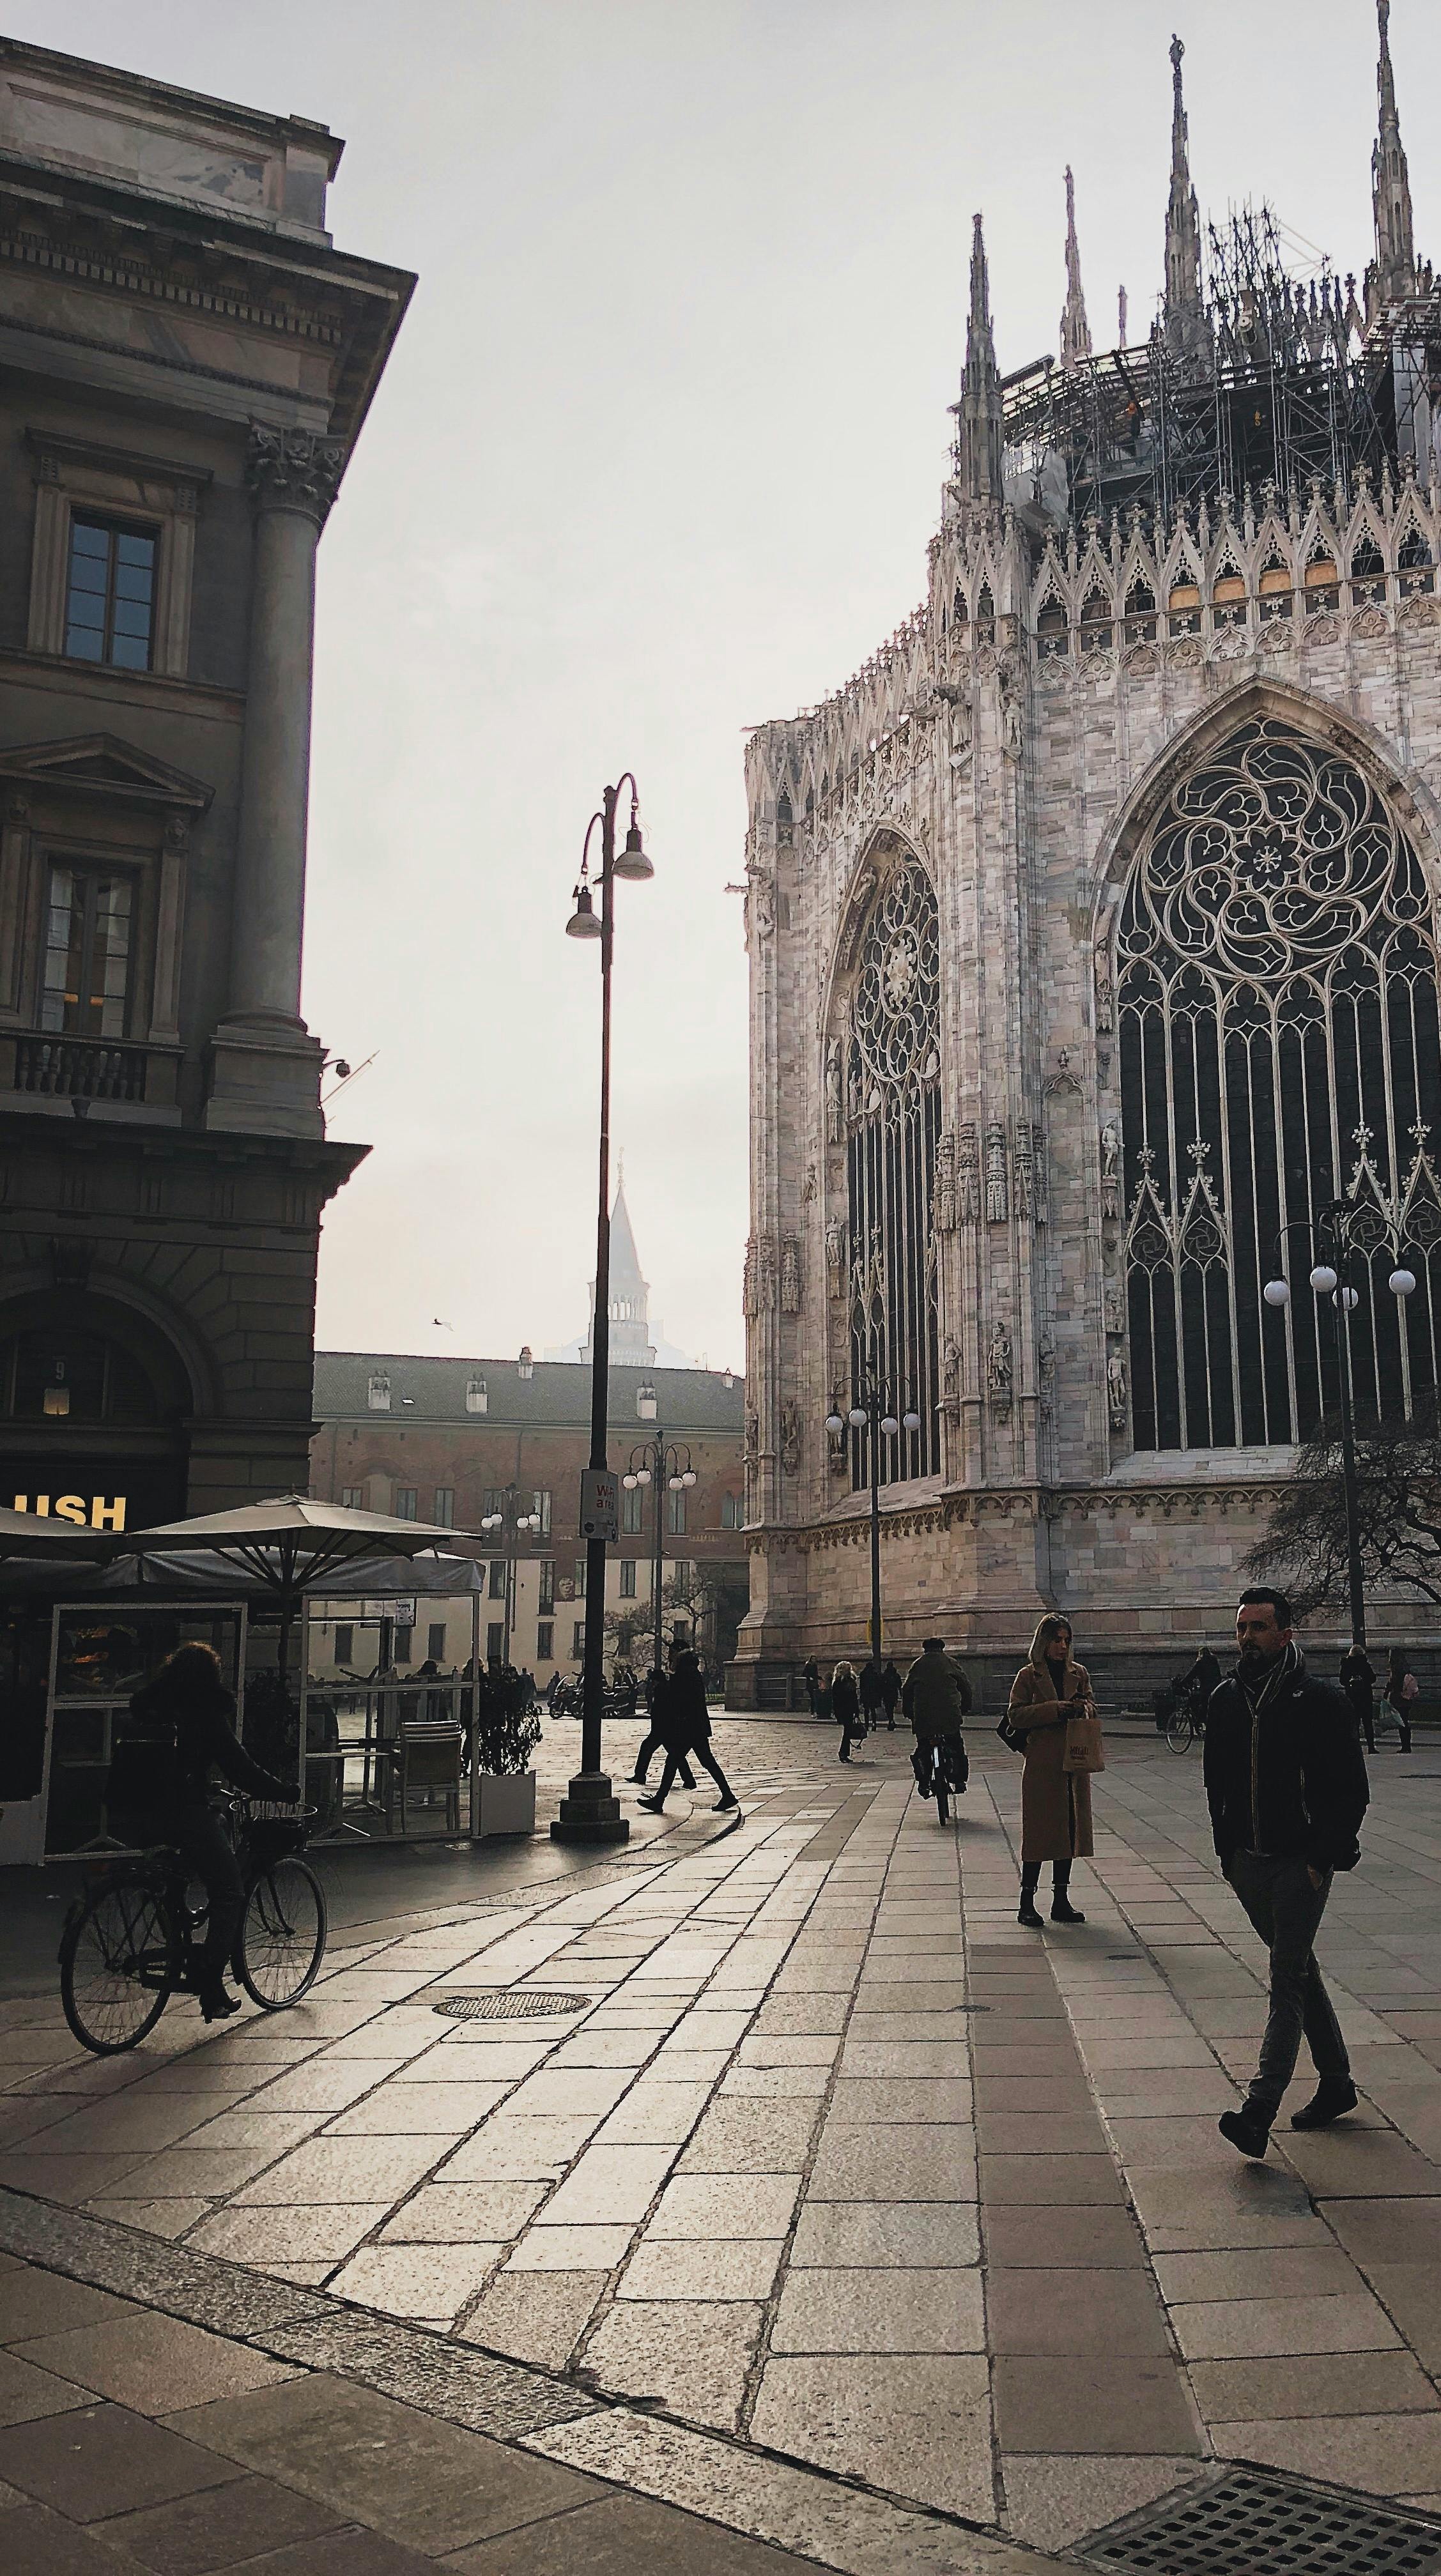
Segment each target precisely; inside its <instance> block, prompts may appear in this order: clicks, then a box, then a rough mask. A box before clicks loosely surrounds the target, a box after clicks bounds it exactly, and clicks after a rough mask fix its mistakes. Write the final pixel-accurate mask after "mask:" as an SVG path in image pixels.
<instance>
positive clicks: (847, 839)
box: [733, 0, 1441, 1705]
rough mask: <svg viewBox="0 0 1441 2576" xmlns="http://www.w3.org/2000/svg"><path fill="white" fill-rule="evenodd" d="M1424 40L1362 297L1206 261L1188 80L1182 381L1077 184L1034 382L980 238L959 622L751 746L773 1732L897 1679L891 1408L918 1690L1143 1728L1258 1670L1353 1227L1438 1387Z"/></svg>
mask: <svg viewBox="0 0 1441 2576" xmlns="http://www.w3.org/2000/svg"><path fill="white" fill-rule="evenodd" d="M1378 14H1379V18H1380V32H1381V55H1380V69H1379V96H1380V118H1379V132H1378V136H1377V141H1376V145H1375V151H1374V155H1373V181H1374V205H1375V241H1374V246H1373V255H1372V258H1371V261H1370V264H1369V266H1368V267H1367V269H1366V272H1365V275H1364V279H1363V280H1362V282H1361V283H1360V285H1359V286H1358V285H1357V283H1356V281H1355V280H1354V279H1353V278H1351V277H1341V276H1338V275H1336V274H1335V273H1334V272H1333V271H1332V270H1331V269H1330V267H1329V266H1323V267H1322V268H1321V269H1320V270H1319V271H1318V272H1317V273H1316V275H1314V276H1307V277H1305V278H1299V279H1298V278H1297V277H1296V276H1295V275H1294V274H1291V273H1289V272H1288V269H1287V266H1286V264H1285V261H1284V259H1283V255H1282V251H1281V247H1280V237H1279V235H1278V232H1277V228H1276V226H1275V224H1274V222H1273V221H1272V219H1271V217H1270V216H1269V214H1267V213H1266V212H1264V211H1262V212H1261V213H1259V214H1257V213H1253V212H1251V211H1250V210H1248V211H1247V212H1246V213H1244V214H1243V215H1241V216H1240V217H1233V218H1232V220H1231V221H1230V223H1229V225H1228V226H1227V228H1226V229H1225V230H1224V231H1222V230H1218V229H1214V228H1209V227H1208V228H1206V229H1205V230H1204V232H1203V226H1202V222H1201V217H1200V212H1199V207H1198V202H1197V197H1196V193H1195V190H1194V188H1193V186H1192V181H1191V171H1190V145H1189V137H1188V131H1187V120H1186V114H1185V107H1184V101H1183V93H1182V68H1181V56H1182V50H1183V49H1182V47H1181V45H1180V44H1179V42H1177V43H1174V44H1173V46H1172V64H1173V74H1174V94H1175V104H1174V123H1173V151H1172V176H1171V188H1170V198H1169V204H1168V207H1167V210H1166V220H1165V272H1164V296H1163V300H1162V304H1161V307H1160V312H1159V316H1158V319H1157V322H1156V324H1155V326H1154V328H1153V329H1152V330H1151V331H1150V333H1149V334H1148V335H1147V336H1146V337H1145V338H1144V339H1142V340H1140V341H1138V342H1135V343H1133V344H1131V345H1129V346H1121V347H1118V348H1116V349H1114V350H1111V351H1109V352H1107V353H1104V354H1098V353H1096V352H1095V351H1094V350H1093V347H1092V340H1091V333H1090V329H1089V326H1088V321H1087V315H1086V308H1085V301H1084V296H1083V292H1082V286H1081V263H1080V256H1079V251H1078V247H1077V240H1076V232H1075V223H1074V199H1073V194H1072V190H1071V185H1070V174H1069V173H1067V199H1068V217H1069V221H1068V239H1067V249H1066V301H1065V310H1064V314H1063V317H1062V322H1061V329H1060V338H1059V354H1058V356H1057V357H1056V358H1054V359H1053V358H1051V357H1047V358H1045V359H1043V360H1041V361H1040V362H1039V363H1038V364H1037V365H1035V366H1033V367H1031V368H1029V369H1026V370H1023V371H1022V372H1021V373H1020V374H1019V375H1017V376H1012V377H1008V378H1007V379H1006V380H1005V382H1004V384H1003V383H1002V381H1001V379H1000V377H999V374H998V370H997V365H996V357H995V350H994V344H993V339H992V324H991V312H990V304H989V293H988V284H987V271H986V257H985V249H984V244H983V240H982V234H981V221H980V217H979V216H978V217H977V218H976V225H975V241H974V249H973V256H972V266H971V303H970V323H969V332H968V340H967V348H966V359H965V370H964V375H963V379H962V385H961V394H960V400H959V402H958V403H957V405H956V407H955V408H956V424H957V434H956V444H955V451H954V469H953V473H952V476H951V479H950V480H949V481H948V482H947V484H946V486H945V490H944V496H943V507H942V516H941V525H940V528H939V531H938V533H937V535H936V536H935V537H934V539H933V540H932V543H931V547H930V553H929V579H928V583H927V590H926V596H925V599H924V601H923V603H922V605H921V606H920V607H919V608H918V609H917V610H916V612H915V614H914V615H913V616H912V617H910V618H909V619H908V620H907V622H906V623H905V624H904V625H903V626H902V627H901V628H900V629H899V630H898V631H897V633H896V634H895V635H893V636H892V637H891V638H890V639H889V641H888V642H887V643H885V644H884V645H883V646H882V647H881V648H880V650H879V651H878V652H877V653H876V654H875V655H874V656H873V657H872V659H871V660H870V661H869V662H868V663H867V664H866V666H865V668H864V669H863V670H862V671H861V672H860V673H859V674H858V675H857V676H856V678H855V679H853V680H852V681H851V682H850V683H849V685H848V686H847V687H845V688H844V689H842V690H841V691H840V692H839V693H838V694H837V695H836V696H834V697H831V698H828V699H826V700H825V701H823V703H822V704H820V705H819V706H818V707H816V708H815V709H814V710H813V711H812V712H811V713H809V714H807V715H804V716H802V717H799V718H797V719H796V720H795V721H793V722H780V723H773V724H768V725H765V726H763V727H761V728H760V729H759V730H758V731H757V732H756V734H755V735H754V736H753V738H752V740H751V743H750V748H749V755H748V769H747V780H748V792H749V808H750V826H749V845H748V851H747V872H748V881H749V896H748V903H747V940H748V947H749V956H750V1014H751V1018H750V1045H751V1083H752V1110H751V1199H752V1219H751V1222H752V1235H751V1241H750V1244H749V1246H748V1252H747V1261H746V1275H745V1302H746V1313H747V1322H748V1334H749V1343H748V1360H747V1376H746V1386H747V1406H748V1412H747V1459H746V1475H747V1512H748V1523H749V1527H750V1532H751V1536H750V1547H751V1581H752V1593H751V1613H750V1618H749V1620H748V1622H747V1623H746V1626H745V1628H744V1629H743V1631H742V1637H741V1647H740V1661H739V1662H738V1664H737V1666H736V1668H735V1673H734V1677H733V1678H734V1694H733V1695H734V1696H735V1697H736V1698H737V1699H738V1700H739V1701H741V1702H743V1703H744V1702H749V1703H751V1704H761V1705H764V1704H765V1703H766V1701H767V1700H768V1699H770V1698H772V1697H773V1696H774V1695H775V1690H776V1684H777V1676H778V1673H779V1670H780V1668H782V1667H785V1666H788V1665H789V1664H790V1663H791V1662H792V1661H793V1660H794V1659H795V1658H796V1657H797V1656H799V1655H802V1654H805V1653H807V1652H811V1651H814V1652H816V1653H818V1654H821V1655H824V1654H825V1653H827V1652H840V1651H842V1650H851V1651H854V1649H855V1648H857V1647H858V1646H860V1645H862V1644H863V1642H864V1636H865V1619H866V1611H867V1603H868V1597H869V1596H868V1584H869V1553H868V1538H869V1516H870V1496H869V1485H870V1460H869V1456H868V1451H867V1441H868V1436H869V1435H868V1432H867V1431H866V1430H864V1429H860V1430H852V1429H850V1428H849V1427H848V1428H846V1429H845V1430H844V1431H843V1432H841V1433H840V1434H833V1433H831V1432H828V1430H827V1428H826V1422H827V1417H828V1416H830V1417H832V1418H834V1416H835V1415H836V1414H837V1413H839V1414H840V1415H841V1416H842V1417H844V1416H845V1415H847V1414H848V1413H849V1412H850V1411H851V1409H852V1407H853V1406H856V1405H857V1404H858V1403H861V1404H863V1403H864V1399H865V1394H866V1386H867V1381H868V1379H870V1378H874V1379H877V1380H879V1381H883V1385H884V1395H885V1404H886V1409H887V1411H888V1412H889V1413H891V1414H893V1415H894V1416H895V1417H900V1416H902V1415H904V1414H905V1413H906V1412H911V1413H914V1414H916V1415H918V1416H919V1428H918V1429H916V1430H914V1431H907V1430H905V1429H903V1428H902V1429H898V1430H896V1431H894V1432H891V1433H888V1434H887V1433H883V1434H882V1437H881V1443H880V1456H879V1460H878V1476H879V1484H880V1488H881V1494H880V1506H881V1522H882V1567H883V1582H884V1592H885V1616H886V1641H887V1645H888V1647H889V1648H891V1649H892V1650H894V1651H897V1652H899V1651H901V1650H903V1649H909V1648H910V1647H912V1646H913V1645H914V1644H915V1643H916V1642H918V1641H919V1639H920V1637H921V1636H922V1635H923V1634H925V1633H928V1632H929V1631H930V1630H931V1629H933V1628H934V1629H939V1630H940V1631H942V1632H943V1633H944V1634H945V1635H946V1636H947V1637H948V1638H949V1639H950V1640H951V1641H953V1642H954V1643H956V1644H957V1645H960V1646H962V1647H964V1648H966V1649H967V1650H969V1651H970V1653H971V1654H972V1655H973V1656H975V1657H976V1658H978V1659H979V1662H980V1665H981V1668H982V1671H983V1673H986V1672H989V1673H990V1674H991V1675H993V1676H995V1677H998V1676H999V1674H1000V1672H1001V1671H1002V1670H1004V1669H1005V1668H1006V1667H1007V1666H1013V1664H1014V1660H1015V1658H1016V1656H1017V1654H1018V1653H1019V1652H1022V1651H1024V1647H1025V1645H1026V1643H1027V1642H1028V1640H1029V1637H1030V1633H1031V1629H1032V1626H1033V1623H1034V1621H1035V1619H1036V1617H1037V1615H1038V1614H1039V1612H1040V1611H1041V1610H1042V1609H1044V1608H1047V1607H1052V1606H1059V1607H1063V1608H1065V1609H1067V1610H1068V1611H1070V1612H1071V1613H1072V1614H1073V1615H1074V1616H1075V1618H1076V1620H1077V1622H1078V1625H1079V1626H1081V1627H1083V1629H1084V1635H1085V1646H1084V1652H1085V1655H1086V1660H1087V1661H1088V1662H1089V1663H1090V1664H1091V1665H1092V1666H1093V1667H1099V1668H1100V1670H1101V1672H1102V1675H1103V1683H1104V1687H1105V1689H1106V1693H1107V1695H1108V1696H1111V1695H1113V1694H1120V1693H1122V1692H1126V1693H1129V1692H1130V1691H1131V1690H1133V1689H1134V1690H1141V1689H1143V1688H1144V1687H1145V1686H1146V1685H1147V1684H1148V1682H1149V1681H1150V1679H1151V1678H1152V1677H1153V1676H1155V1675H1157V1674H1159V1673H1160V1672H1165V1671H1169V1670H1173V1669H1175V1667H1176V1665H1177V1663H1178V1662H1179V1661H1180V1659H1181V1655H1182V1652H1183V1650H1184V1649H1188V1648H1189V1647H1191V1646H1192V1645H1193V1643H1194V1642H1195V1641H1196V1640H1197V1639H1198V1638H1199V1637H1200V1636H1201V1635H1203V1634H1205V1633H1206V1632H1207V1631H1209V1632H1210V1633H1212V1634H1213V1635H1216V1634H1220V1633H1222V1632H1223V1631H1224V1626H1225V1623H1226V1620H1227V1617H1228V1614H1229V1610H1230V1607H1231V1604H1232V1602H1233V1600H1234V1593H1235V1589H1236V1582H1237V1569H1238V1566H1239V1564H1240V1561H1241V1560H1242V1559H1243V1558H1244V1557H1245V1555H1246V1554H1247V1553H1248V1552H1249V1550H1250V1549H1251V1548H1252V1547H1253V1546H1254V1544H1255V1541H1256V1538H1257V1535H1258V1531H1259V1529H1260V1527H1261V1524H1262V1519H1263V1516H1264V1512H1265V1508H1266V1505H1267V1502H1268V1499H1269V1497H1270V1495H1271V1494H1272V1493H1273V1491H1274V1489H1275V1485H1276V1482H1277V1480H1278V1479H1279V1478H1282V1477H1284V1476H1285V1474H1286V1473H1287V1471H1288V1468H1289V1465H1290V1462H1291V1459H1292V1457H1293V1455H1294V1446H1295V1443H1296V1441H1297V1440H1298V1438H1300V1437H1303V1436H1304V1435H1305V1433H1306V1432H1307V1430H1308V1429H1309V1428H1310V1427H1311V1426H1312V1425H1313V1424H1314V1423H1315V1421H1316V1419H1317V1416H1318V1413H1319V1411H1320V1410H1321V1409H1322V1407H1323V1406H1324V1405H1325V1404H1326V1403H1327V1402H1330V1401H1334V1398H1335V1392H1336V1389H1335V1377H1334V1364H1333V1356H1332V1341H1331V1319H1330V1317H1329V1315H1323V1316H1322V1317H1321V1318H1320V1320H1319V1321H1318V1313H1317V1309H1316V1306H1315V1301H1314V1300H1313V1299H1312V1297H1311V1294H1310V1291H1309V1289H1308V1288H1307V1287H1306V1272H1307V1270H1308V1268H1309V1266H1310V1258H1311V1256H1310V1254H1309V1252H1308V1251H1307V1249H1306V1235H1305V1231H1304V1229H1305V1227H1306V1225H1307V1224H1309V1223H1310V1222H1311V1221H1312V1220H1313V1219H1314V1215H1315V1212H1316V1210H1317V1209H1318V1207H1320V1206H1321V1205H1322V1204H1323V1203H1324V1202H1325V1201H1327V1200H1328V1199H1331V1198H1334V1197H1335V1196H1336V1195H1337V1194H1338V1193H1339V1192H1345V1193H1354V1194H1355V1195H1356V1196H1357V1197H1358V1199H1360V1200H1361V1201H1362V1202H1364V1203H1365V1204H1366V1206H1367V1207H1368V1208H1369V1210H1370V1211H1371V1235H1372V1239H1373V1243H1374V1255H1373V1259H1372V1263H1371V1272H1372V1275H1371V1278H1370V1281H1369V1285H1368V1286H1367V1287H1366V1288H1364V1289H1363V1293H1362V1297H1361V1303H1360V1306H1359V1308H1358V1311H1357V1313H1356V1315H1355V1317H1354V1319H1353V1332H1354V1352H1355V1368H1356V1377H1357V1389H1358V1395H1359V1396H1360V1398H1361V1399H1362V1400H1363V1401H1368V1402H1372V1403H1377V1402H1379V1403H1380V1404H1381V1405H1382V1406H1383V1407H1394V1406H1396V1405H1398V1404H1405V1403H1407V1402H1408V1401H1409V1400H1410V1399H1411V1397H1412V1396H1413V1395H1414V1393H1415V1392H1417V1391H1418V1390H1422V1389H1427V1388H1430V1387H1433V1386H1434V1385H1435V1384H1436V1383H1437V1376H1438V1349H1437V1336H1438V1302H1437V1290H1438V1288H1441V1271H1438V1261H1437V1251H1436V1247H1437V1244H1438V1241H1441V1190H1438V1180H1437V1147H1438V1140H1441V1046H1438V1023H1437V951H1436V898H1437V892H1438V882H1441V880H1438V869H1441V803H1438V794H1441V649H1438V648H1441V628H1438V617H1441V601H1438V597H1437V590H1436V583H1437V572H1436V566H1437V561H1438V544H1441V488H1438V484H1441V409H1437V408H1436V407H1437V406H1441V287H1438V284H1437V283H1436V282H1435V281H1434V280H1433V277H1432V273H1431V270H1430V267H1429V264H1425V263H1422V262H1420V261H1419V260H1418V259H1417V256H1416V252H1415V247H1414V243H1413V238H1412V223H1411V201H1410V193H1409V186H1408V181H1407V171H1406V157H1405V153H1404V150H1403V148H1402V143H1401V133H1400V124H1399V118H1398V113H1397V102H1396V92H1395V83H1394V76H1393V70H1392V62H1391V56H1390V48H1389V31H1388V24H1387V21H1388V16H1389V0H1380V6H1379V13H1378ZM1121 327H1122V332H1123V335H1124V328H1125V325H1124V304H1123V308H1122V325H1121ZM1283 1243H1284V1246H1285V1260H1286V1267H1287V1268H1288V1269H1289V1271H1290V1273H1291V1275H1292V1278H1293V1280H1294V1281H1295V1283H1296V1286H1297V1291H1298V1293H1297V1294H1295V1295H1294V1296H1293V1298H1292V1301H1291V1304H1290V1307H1289V1309H1286V1310H1280V1309H1277V1308H1274V1307H1272V1306H1270V1305H1268V1304H1267V1303H1266V1302H1265V1301H1264V1299H1263V1297H1262V1293H1261V1292H1262V1288H1263V1286H1264V1284H1265V1282H1266V1281H1267V1280H1268V1279H1269V1278H1271V1277H1272V1276H1273V1275H1274V1273H1275V1271H1276V1269H1277V1267H1278V1265H1279V1264H1280V1262H1281V1260H1282V1257H1283V1252H1282V1246H1283ZM1398 1256H1404V1260H1405V1262H1406V1264H1407V1265H1409V1267H1410V1268H1411V1269H1412V1270H1413V1271H1414V1272H1415V1274H1416V1276H1417V1279H1418V1282H1419V1285H1418V1288H1417V1292H1416V1294H1415V1295H1414V1296H1413V1297H1412V1298H1411V1299H1410V1301H1409V1303H1408V1304H1407V1305H1405V1306H1402V1305H1401V1304H1400V1303H1399V1302H1398V1300H1397V1299H1396V1298H1395V1297H1394V1296H1392V1295H1391V1293H1390V1292H1389V1289H1388V1287H1387V1280H1388V1278H1389V1275H1390V1272H1391V1270H1392V1269H1393V1268H1394V1267H1395V1266H1396V1263H1397V1259H1398ZM1405 1615H1406V1618H1407V1620H1408V1622H1409V1623H1410V1625H1411V1629H1412V1631H1413V1632H1414V1612H1412V1611H1408V1612H1407V1613H1406V1614H1405ZM1382 1624H1383V1626H1384V1619H1383V1623H1382Z"/></svg>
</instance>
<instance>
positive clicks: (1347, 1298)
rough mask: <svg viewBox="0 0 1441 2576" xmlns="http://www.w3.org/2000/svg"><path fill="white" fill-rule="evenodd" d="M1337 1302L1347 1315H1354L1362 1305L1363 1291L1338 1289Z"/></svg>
mask: <svg viewBox="0 0 1441 2576" xmlns="http://www.w3.org/2000/svg"><path fill="white" fill-rule="evenodd" d="M1335 1302H1336V1304H1337V1305H1338V1306H1340V1307H1342V1308H1343V1309H1344V1311H1345V1312H1346V1314H1348V1315H1354V1314H1355V1312H1356V1309H1357V1307H1358V1306H1359V1305H1360V1303H1361V1291H1360V1289H1359V1288H1338V1289H1337V1291H1336V1298H1335Z"/></svg>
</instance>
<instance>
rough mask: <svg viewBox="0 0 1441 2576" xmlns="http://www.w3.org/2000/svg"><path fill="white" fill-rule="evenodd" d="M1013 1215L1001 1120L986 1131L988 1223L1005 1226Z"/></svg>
mask: <svg viewBox="0 0 1441 2576" xmlns="http://www.w3.org/2000/svg"><path fill="white" fill-rule="evenodd" d="M1010 1213H1011V1194H1010V1190H1009V1188H1008V1186H1007V1182H1006V1131H1005V1129H1004V1127H1003V1126H1002V1125H1001V1122H1000V1120H999V1118H993V1119H992V1120H991V1123H990V1125H989V1127H988V1128H987V1129H986V1223H987V1224H988V1225H1004V1224H1005V1222H1006V1219H1007V1217H1008V1216H1009V1215H1010Z"/></svg>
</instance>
